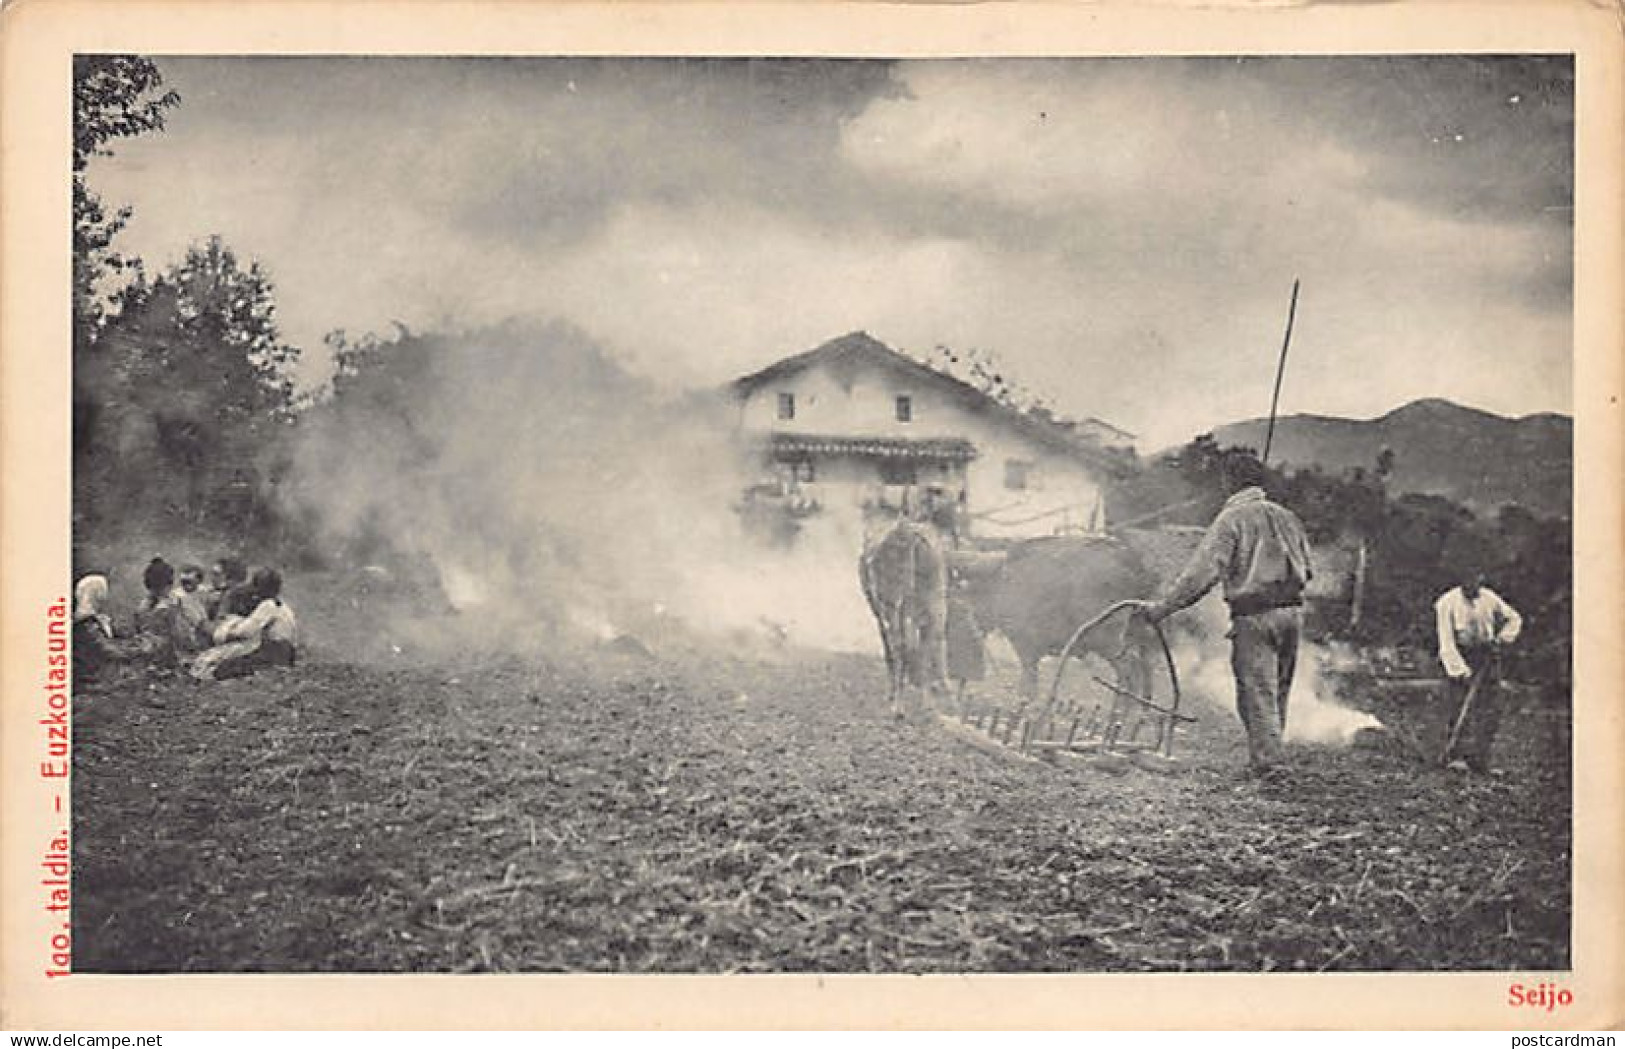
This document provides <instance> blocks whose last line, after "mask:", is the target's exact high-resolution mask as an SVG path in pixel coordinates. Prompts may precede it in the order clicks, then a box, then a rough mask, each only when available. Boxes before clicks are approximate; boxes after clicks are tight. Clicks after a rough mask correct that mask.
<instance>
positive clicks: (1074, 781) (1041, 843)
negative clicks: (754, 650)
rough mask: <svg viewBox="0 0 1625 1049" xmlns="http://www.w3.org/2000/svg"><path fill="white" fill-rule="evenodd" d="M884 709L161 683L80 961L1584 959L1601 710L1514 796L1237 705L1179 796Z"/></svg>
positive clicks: (771, 676)
mask: <svg viewBox="0 0 1625 1049" xmlns="http://www.w3.org/2000/svg"><path fill="white" fill-rule="evenodd" d="M293 596H294V599H295V601H296V606H297V600H298V594H297V593H295V594H294V595H293ZM297 607H300V608H301V612H302V613H304V612H305V609H304V607H303V606H297ZM305 622H306V624H307V626H308V625H309V624H310V622H311V617H310V616H308V615H307V616H306V617H305ZM1353 691H1354V692H1356V693H1357V694H1356V695H1351V696H1350V697H1349V700H1350V702H1352V703H1354V704H1356V705H1363V706H1365V707H1367V708H1368V709H1372V710H1374V711H1375V712H1376V713H1377V714H1378V715H1379V716H1381V717H1383V718H1384V719H1385V720H1388V721H1389V722H1390V723H1391V724H1395V725H1396V726H1400V725H1402V724H1407V723H1414V724H1412V725H1411V728H1410V729H1409V731H1416V732H1421V731H1422V729H1420V728H1418V727H1416V726H1418V725H1420V724H1421V722H1422V721H1423V720H1425V719H1423V718H1421V716H1420V715H1418V714H1417V711H1416V709H1415V707H1416V704H1417V703H1418V702H1419V701H1417V700H1415V699H1414V698H1413V699H1411V700H1406V701H1404V703H1405V704H1409V706H1408V707H1406V706H1404V705H1402V704H1399V703H1398V702H1397V701H1395V700H1393V699H1392V697H1389V696H1387V695H1385V694H1383V693H1382V692H1381V690H1380V689H1379V688H1378V687H1377V686H1376V685H1374V684H1369V683H1368V684H1367V685H1366V686H1361V687H1359V688H1356V689H1354V690H1353ZM883 697H884V674H883V669H882V667H881V664H880V661H879V660H878V658H867V657H861V656H839V655H827V654H817V653H791V652H783V653H778V654H773V655H765V654H764V655H762V656H760V657H752V658H742V657H739V656H737V655H730V654H728V653H727V651H725V650H722V649H717V650H713V651H709V652H708V651H705V650H703V649H696V648H693V647H689V648H686V649H684V650H683V651H682V653H681V654H680V655H678V654H651V653H647V652H645V651H642V650H640V648H639V646H636V645H621V646H615V645H611V646H605V647H599V648H576V649H570V648H565V647H561V648H559V650H558V651H556V652H554V653H552V654H542V655H536V656H532V657H529V658H524V659H519V658H513V657H505V658H487V659H475V658H473V657H465V658H461V659H457V658H453V659H443V660H439V661H433V662H430V661H426V660H423V659H411V658H402V659H400V660H398V661H397V663H396V664H390V663H387V662H383V661H367V662H347V661H345V659H344V657H343V654H342V653H341V652H339V651H336V650H334V649H331V648H330V649H327V650H325V651H324V650H322V649H321V647H320V646H317V648H316V649H315V650H314V651H313V652H312V653H311V655H310V657H309V658H308V659H306V660H305V661H304V662H303V663H301V665H300V666H298V667H295V668H292V669H289V670H279V671H272V672H267V673H264V674H261V675H260V676H258V677H254V678H249V679H246V680H239V681H229V682H220V683H211V684H198V683H194V682H191V681H189V680H187V679H184V678H181V677H177V676H169V677H161V676H151V675H145V674H137V673H133V672H131V673H127V674H125V675H123V676H120V677H118V678H116V679H115V680H113V681H111V682H107V683H103V684H101V685H98V686H95V687H92V688H90V689H87V690H85V691H84V692H83V693H82V694H81V695H80V696H79V697H78V699H77V701H76V721H77V724H76V729H75V751H74V756H75V767H74V780H73V782H74V811H75V815H74V831H75V835H74V839H75V840H74V864H75V865H74V901H75V904H74V943H75V958H74V968H75V969H76V970H78V971H81V972H243V971H254V972H397V971H414V972H487V971H508V972H512V971H533V972H559V971H566V972H576V971H593V972H736V971H744V972H792V971H823V972H945V971H953V972H964V971H998V972H1018V971H1057V972H1060V971H1141V970H1248V971H1259V970H1265V971H1268V970H1288V971H1293V970H1296V971H1304V970H1307V971H1316V970H1396V969H1397V970H1428V969H1520V970H1548V969H1564V968H1567V967H1568V965H1569V900H1570V890H1569V885H1570V862H1569V852H1570V819H1569V797H1570V789H1569V764H1568V753H1569V739H1568V712H1567V701H1566V698H1565V700H1564V702H1563V703H1562V704H1555V703H1543V702H1537V701H1535V700H1532V699H1528V698H1525V699H1523V700H1521V701H1519V702H1518V703H1517V704H1515V705H1514V708H1513V709H1512V710H1509V711H1508V714H1507V716H1506V719H1505V721H1504V723H1503V730H1502V735H1501V742H1500V749H1499V751H1498V764H1499V765H1501V766H1502V767H1503V768H1504V770H1505V774H1504V775H1502V776H1497V777H1479V776H1469V775H1466V774H1463V773H1458V772H1450V771H1446V770H1443V769H1438V768H1434V767H1430V766H1428V765H1425V764H1423V763H1422V762H1421V761H1419V760H1418V759H1417V758H1416V757H1415V756H1414V755H1413V754H1411V753H1409V752H1407V750H1406V749H1405V748H1404V747H1400V746H1392V745H1390V746H1378V747H1349V748H1329V747H1307V746H1302V747H1294V748H1292V749H1291V760H1290V769H1289V775H1287V776H1286V777H1285V778H1284V779H1283V780H1282V781H1281V782H1278V783H1277V782H1259V781H1256V780H1253V779H1250V778H1247V777H1245V776H1244V775H1243V774H1242V769H1243V766H1244V765H1245V748H1244V746H1243V742H1242V736H1241V731H1240V728H1239V725H1238V724H1237V723H1236V720H1235V717H1234V715H1233V714H1231V713H1229V712H1227V711H1222V710H1218V709H1216V708H1201V709H1198V710H1196V711H1195V712H1196V713H1198V714H1199V716H1200V720H1199V722H1198V723H1197V724H1196V725H1193V726H1189V727H1188V728H1186V729H1184V730H1182V732H1181V734H1180V736H1179V738H1178V743H1177V746H1176V756H1177V760H1176V761H1175V762H1174V763H1173V764H1172V766H1171V767H1170V768H1167V769H1156V770H1153V769H1148V768H1141V767H1138V766H1131V765H1127V764H1126V763H1124V764H1113V765H1111V766H1109V767H1108V766H1097V765H1092V764H1085V763H1080V764H1063V765H1059V766H1052V765H1049V764H1045V763H1039V762H1027V761H1020V760H1014V759H1011V758H1010V757H1008V756H1004V755H1001V754H995V753H987V752H984V751H983V750H980V749H976V748H974V747H971V746H967V745H966V744H965V743H964V742H963V741H961V740H959V739H957V738H955V737H954V736H952V735H951V734H949V733H948V732H946V731H944V729H943V728H942V726H941V725H940V724H938V723H937V722H936V720H935V719H933V718H931V717H929V716H916V717H913V718H911V719H909V720H906V721H902V722H899V721H897V720H895V719H893V718H892V717H891V716H890V715H889V714H888V713H887V711H886V707H885V703H884V698H883Z"/></svg>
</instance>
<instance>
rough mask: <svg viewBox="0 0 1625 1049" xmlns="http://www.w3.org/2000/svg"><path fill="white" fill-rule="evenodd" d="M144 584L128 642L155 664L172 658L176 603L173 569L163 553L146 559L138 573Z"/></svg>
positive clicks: (175, 630)
mask: <svg viewBox="0 0 1625 1049" xmlns="http://www.w3.org/2000/svg"><path fill="white" fill-rule="evenodd" d="M141 582H142V583H143V584H144V585H145V586H146V588H147V596H146V597H144V598H142V600H141V607H140V608H139V609H137V610H136V613H135V628H136V637H135V638H134V640H133V641H132V642H131V644H132V647H133V648H134V649H135V650H136V654H138V655H140V656H144V657H145V658H146V659H148V660H149V661H150V662H151V663H153V664H154V665H155V666H164V665H168V664H171V663H173V662H174V661H175V653H176V648H177V647H178V646H177V644H176V640H177V623H176V617H177V612H178V606H177V604H176V602H175V599H174V597H173V596H171V594H170V591H171V590H173V589H174V586H175V569H174V568H173V567H172V566H171V565H170V564H169V562H167V561H165V560H164V559H163V558H162V557H155V558H153V559H152V560H151V561H150V562H148V564H147V567H146V569H145V570H144V571H143V572H142V573H141Z"/></svg>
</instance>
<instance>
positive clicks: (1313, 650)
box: [1173, 598, 1382, 747]
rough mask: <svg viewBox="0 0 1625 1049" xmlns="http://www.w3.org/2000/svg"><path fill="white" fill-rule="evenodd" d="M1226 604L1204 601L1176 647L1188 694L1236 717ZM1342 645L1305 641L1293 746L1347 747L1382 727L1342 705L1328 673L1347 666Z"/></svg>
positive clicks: (1290, 706)
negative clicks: (1364, 731) (1358, 736)
mask: <svg viewBox="0 0 1625 1049" xmlns="http://www.w3.org/2000/svg"><path fill="white" fill-rule="evenodd" d="M1224 617H1225V613H1224V610H1223V605H1222V604H1221V603H1220V602H1219V601H1218V600H1217V599H1216V598H1209V599H1207V600H1205V601H1203V602H1201V603H1200V604H1199V605H1198V606H1196V608H1195V609H1193V610H1192V612H1191V613H1190V614H1188V615H1187V616H1185V617H1183V618H1182V619H1181V621H1180V624H1179V625H1180V628H1181V630H1180V634H1179V636H1178V639H1177V640H1175V641H1174V642H1173V646H1174V659H1175V661H1176V663H1177V664H1178V666H1179V678H1180V684H1181V687H1182V688H1183V690H1184V692H1185V693H1186V694H1187V695H1189V696H1191V697H1192V698H1194V699H1196V700H1199V701H1200V702H1203V703H1205V704H1207V705H1208V706H1211V707H1213V708H1215V709H1217V710H1223V711H1226V712H1227V713H1230V714H1232V715H1234V712H1235V709H1236V685H1235V675H1234V673H1233V672H1232V671H1231V668H1230V645H1229V643H1228V642H1227V641H1225V640H1224V638H1225V634H1226V633H1227V631H1228V625H1227V624H1226V623H1225V621H1224ZM1347 658H1348V657H1347V654H1346V652H1344V651H1342V650H1341V647H1340V646H1327V645H1322V644H1317V643H1313V642H1305V643H1304V644H1303V645H1301V646H1300V648H1299V649H1298V663H1297V670H1296V673H1295V674H1294V675H1293V680H1292V693H1291V696H1290V698H1289V699H1288V702H1287V723H1286V737H1285V738H1286V739H1287V741H1288V742H1294V743H1316V744H1322V745H1331V746H1340V747H1341V746H1347V745H1349V744H1350V743H1352V742H1353V741H1354V737H1355V735H1356V734H1357V733H1358V732H1359V731H1360V730H1361V729H1365V728H1380V727H1382V723H1381V722H1380V721H1378V720H1377V719H1376V718H1375V717H1373V716H1371V715H1370V714H1366V713H1364V712H1362V711H1358V710H1353V709H1351V708H1349V707H1347V706H1345V705H1343V704H1342V703H1341V702H1339V700H1338V698H1337V696H1336V691H1335V689H1334V688H1333V687H1332V686H1331V683H1330V682H1329V680H1328V678H1327V671H1328V670H1331V669H1334V668H1335V667H1336V666H1338V665H1340V664H1341V663H1343V662H1346V661H1347Z"/></svg>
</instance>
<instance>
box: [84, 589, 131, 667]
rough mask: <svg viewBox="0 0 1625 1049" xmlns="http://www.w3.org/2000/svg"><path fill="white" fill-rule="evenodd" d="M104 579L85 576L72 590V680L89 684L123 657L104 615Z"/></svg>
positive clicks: (105, 598)
mask: <svg viewBox="0 0 1625 1049" xmlns="http://www.w3.org/2000/svg"><path fill="white" fill-rule="evenodd" d="M106 609H107V577H106V576H104V575H100V574H97V573H92V574H90V575H87V576H84V577H83V578H81V579H80V580H79V582H78V583H76V584H74V587H73V679H74V681H76V682H80V681H89V680H91V679H92V678H94V677H96V675H97V674H99V673H100V672H101V671H102V669H103V668H104V667H106V666H107V665H108V664H109V663H117V662H122V661H123V660H124V659H125V653H124V652H123V651H122V650H121V649H120V648H119V646H117V645H115V644H114V643H113V620H112V617H111V616H109V615H108V614H107V611H106Z"/></svg>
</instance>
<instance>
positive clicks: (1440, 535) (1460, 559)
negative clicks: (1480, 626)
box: [1109, 434, 1573, 680]
mask: <svg viewBox="0 0 1625 1049" xmlns="http://www.w3.org/2000/svg"><path fill="white" fill-rule="evenodd" d="M1226 450H1227V449H1225V448H1224V447H1222V446H1220V445H1219V444H1218V442H1217V441H1215V440H1214V438H1213V436H1212V435H1211V434H1203V435H1201V436H1199V437H1197V438H1196V439H1195V440H1193V441H1191V442H1190V443H1189V444H1186V445H1185V446H1184V447H1182V448H1180V449H1178V450H1177V451H1176V452H1174V453H1173V454H1172V455H1170V456H1167V457H1164V458H1162V459H1159V460H1156V461H1154V462H1151V463H1147V464H1145V465H1144V466H1143V467H1142V469H1140V470H1139V471H1138V472H1137V473H1136V474H1134V475H1133V476H1131V477H1129V478H1126V479H1125V480H1124V481H1123V482H1122V483H1121V484H1120V485H1118V487H1117V488H1116V489H1115V490H1114V491H1113V492H1112V493H1111V495H1110V496H1109V498H1110V500H1111V506H1112V518H1113V519H1114V520H1116V521H1119V522H1123V521H1129V520H1133V519H1135V518H1138V517H1143V516H1145V515H1148V514H1155V515H1156V523H1159V524H1204V525H1205V524H1206V523H1207V522H1208V521H1210V520H1212V518H1213V515H1214V514H1215V513H1216V512H1217V511H1218V508H1219V506H1220V505H1222V503H1223V500H1224V497H1225V492H1224V480H1223V476H1222V474H1221V471H1220V463H1221V461H1222V459H1223V456H1224V454H1225V452H1226ZM1394 460H1395V457H1394V453H1393V452H1392V450H1390V449H1384V450H1383V451H1382V453H1381V454H1380V455H1379V456H1378V459H1377V461H1376V462H1375V463H1374V464H1373V465H1372V468H1371V469H1369V470H1366V469H1363V468H1356V469H1352V470H1349V471H1347V472H1346V473H1344V474H1341V475H1339V474H1332V473H1328V472H1325V471H1322V470H1320V469H1315V468H1311V469H1302V470H1294V471H1291V472H1290V473H1289V472H1287V471H1283V470H1277V469H1269V470H1267V471H1266V473H1267V475H1268V476H1267V480H1266V482H1265V487H1266V488H1267V490H1268V491H1269V492H1270V493H1271V495H1272V496H1273V497H1274V498H1275V499H1277V500H1278V501H1280V502H1281V503H1282V504H1283V505H1285V506H1287V507H1290V508H1291V509H1292V510H1293V511H1294V512H1295V513H1297V514H1298V516H1299V517H1300V518H1301V519H1302V520H1303V522H1304V527H1305V529H1306V530H1307V531H1308V532H1309V536H1310V539H1311V540H1312V541H1313V542H1314V543H1315V544H1316V546H1317V547H1321V548H1328V547H1346V548H1349V549H1353V548H1354V547H1357V546H1360V545H1362V544H1363V545H1364V546H1365V548H1366V553H1367V564H1368V575H1367V579H1366V587H1365V593H1364V601H1365V608H1364V610H1363V614H1362V616H1361V621H1360V624H1359V626H1358V627H1357V628H1356V627H1354V626H1352V624H1351V623H1350V622H1349V618H1350V617H1349V609H1348V606H1347V604H1346V603H1343V604H1341V605H1340V606H1339V607H1337V608H1335V609H1330V610H1328V613H1329V614H1327V615H1325V616H1323V617H1321V618H1322V621H1323V622H1325V623H1326V624H1328V628H1329V629H1330V631H1331V633H1333V634H1334V635H1335V636H1342V637H1347V638H1351V639H1353V640H1359V641H1363V642H1369V643H1374V644H1383V645H1407V646H1413V647H1416V648H1419V649H1426V650H1431V649H1432V648H1433V646H1434V640H1433V636H1432V629H1433V626H1432V608H1433V602H1434V600H1435V599H1437V598H1438V596H1439V595H1440V594H1442V593H1443V592H1445V591H1446V590H1448V589H1450V588H1451V587H1453V586H1455V585H1456V584H1457V583H1459V582H1460V581H1461V578H1462V576H1463V575H1464V574H1465V573H1466V572H1467V571H1468V570H1470V569H1472V568H1475V567H1476V568H1478V569H1481V570H1482V571H1484V573H1485V574H1486V576H1487V577H1488V579H1489V582H1490V585H1491V587H1492V588H1494V589H1495V590H1496V591H1497V592H1498V593H1500V594H1501V595H1502V596H1503V597H1505V598H1506V599H1507V600H1508V601H1509V602H1511V603H1512V605H1513V606H1514V607H1516V608H1518V609H1519V610H1520V611H1521V612H1522V613H1523V614H1524V616H1525V619H1526V636H1525V640H1524V643H1523V644H1521V645H1519V646H1518V649H1517V650H1516V651H1517V653H1518V656H1517V658H1519V659H1520V660H1522V661H1523V663H1524V667H1525V669H1526V670H1527V671H1528V672H1529V673H1530V674H1532V675H1535V676H1540V677H1545V678H1548V679H1553V680H1558V679H1564V678H1566V677H1567V675H1568V664H1567V660H1568V640H1567V639H1568V636H1569V629H1570V620H1569V615H1570V612H1569V609H1570V605H1571V590H1572V581H1571V568H1570V557H1571V552H1572V547H1573V540H1572V531H1571V528H1570V524H1569V522H1568V521H1567V520H1565V519H1560V518H1546V517H1541V516H1539V515H1537V514H1535V513H1533V512H1531V511H1529V510H1527V509H1525V508H1523V507H1521V506H1518V505H1515V504H1509V505H1507V506H1504V507H1502V508H1501V510H1500V512H1499V513H1498V515H1497V516H1495V517H1494V518H1490V519H1485V518H1480V517H1478V516H1476V515H1475V514H1474V513H1473V512H1472V511H1471V510H1469V509H1468V508H1467V507H1465V506H1462V505H1461V504H1459V503H1456V502H1454V501H1452V500H1450V499H1448V498H1445V497H1443V496H1438V495H1422V494H1414V493H1407V494H1400V495H1395V494H1393V493H1390V492H1389V491H1388V487H1387V479H1388V477H1389V476H1390V475H1391V474H1392V472H1393V468H1394V465H1395V463H1394ZM1162 508H1174V509H1172V510H1171V511H1170V512H1166V513H1162V512H1160V511H1161V510H1162ZM1343 589H1345V588H1343V587H1335V586H1334V587H1333V590H1334V591H1341V590H1343ZM1339 600H1340V601H1345V600H1346V599H1344V598H1340V599H1339Z"/></svg>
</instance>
